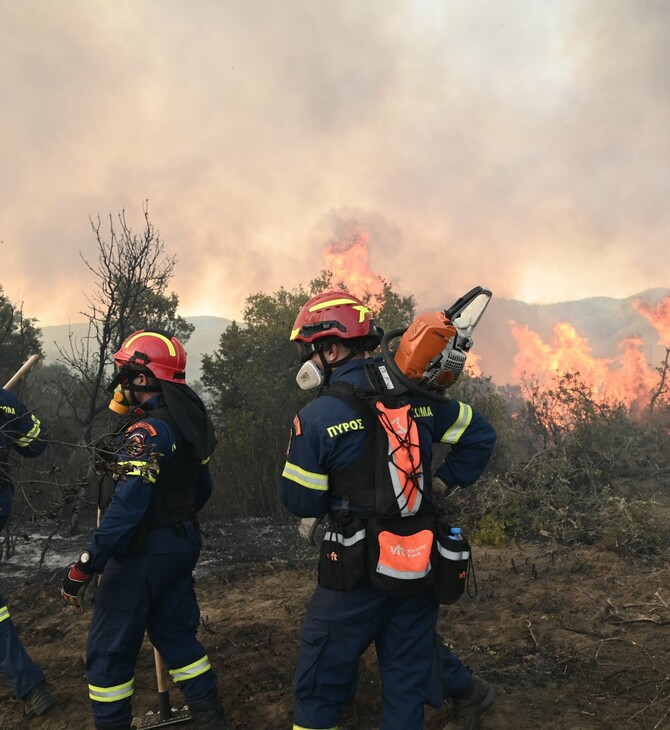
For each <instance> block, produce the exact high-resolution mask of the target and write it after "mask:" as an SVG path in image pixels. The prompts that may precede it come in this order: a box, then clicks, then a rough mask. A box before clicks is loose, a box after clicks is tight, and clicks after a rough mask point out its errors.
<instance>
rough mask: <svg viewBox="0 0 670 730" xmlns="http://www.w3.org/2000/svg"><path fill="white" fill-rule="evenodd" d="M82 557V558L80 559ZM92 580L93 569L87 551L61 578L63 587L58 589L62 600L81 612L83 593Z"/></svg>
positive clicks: (83, 600)
mask: <svg viewBox="0 0 670 730" xmlns="http://www.w3.org/2000/svg"><path fill="white" fill-rule="evenodd" d="M82 558H84V559H83V560H82ZM87 558H88V559H87ZM92 580H93V569H92V568H91V566H90V556H89V555H88V553H82V554H81V557H80V558H79V560H77V562H76V563H75V564H74V565H73V566H72V567H71V568H70V570H69V571H68V573H67V575H66V576H65V578H63V587H62V588H61V589H60V594H61V596H63V600H65V601H67V602H68V603H69V604H70V605H72V606H73V607H74V610H75V611H76V612H77V613H83V612H84V611H85V610H86V601H85V593H86V589H87V588H88V586H89V584H90V582H91V581H92Z"/></svg>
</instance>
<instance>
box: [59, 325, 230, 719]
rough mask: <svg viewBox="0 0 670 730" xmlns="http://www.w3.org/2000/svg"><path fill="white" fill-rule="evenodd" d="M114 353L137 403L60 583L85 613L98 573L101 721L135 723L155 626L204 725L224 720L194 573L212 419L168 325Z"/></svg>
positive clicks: (124, 385) (95, 675) (97, 703)
mask: <svg viewBox="0 0 670 730" xmlns="http://www.w3.org/2000/svg"><path fill="white" fill-rule="evenodd" d="M114 362H115V364H116V366H117V369H118V370H117V374H116V376H115V378H114V379H113V381H112V383H111V385H110V391H113V392H114V399H113V401H112V402H111V403H110V408H112V409H113V410H116V411H117V412H120V411H123V410H124V406H125V405H126V404H128V405H129V406H130V410H129V413H128V414H127V415H126V417H125V418H124V422H123V425H122V427H121V429H120V430H119V432H118V434H117V436H116V438H115V439H114V440H113V444H114V445H113V446H112V447H111V449H110V450H109V453H108V454H107V459H106V460H107V469H108V471H109V473H110V474H112V476H113V481H114V484H113V494H112V495H111V500H110V501H109V504H108V505H107V506H106V508H105V509H104V513H103V514H102V518H101V519H100V520H99V524H98V526H97V528H96V529H95V531H94V532H93V535H92V538H91V541H90V544H89V545H88V547H87V548H86V550H84V551H83V552H82V553H81V555H80V556H79V559H78V560H77V561H76V563H75V564H74V565H73V566H72V567H71V568H70V570H69V571H68V574H67V576H66V577H65V578H64V580H63V586H62V589H61V594H62V596H63V598H64V599H65V600H66V601H68V602H69V603H70V604H72V606H73V607H74V608H75V610H76V611H78V612H81V611H82V610H83V609H84V606H85V593H86V589H87V587H88V586H89V584H90V583H91V581H92V579H93V576H94V574H96V573H98V574H101V575H100V582H99V585H98V588H97V591H96V594H95V600H94V610H93V617H92V620H91V626H90V629H89V636H88V643H87V649H86V676H87V679H88V683H89V685H88V686H89V697H90V699H91V705H92V710H93V715H94V718H95V725H96V728H108V729H109V730H123V729H129V728H131V721H132V707H131V698H132V695H133V684H134V672H135V664H136V660H137V655H138V652H139V650H140V648H141V645H142V641H143V637H144V633H145V630H146V632H147V635H148V637H149V640H150V641H151V643H152V644H153V646H154V648H155V650H156V651H157V652H158V654H159V656H161V657H162V658H163V659H164V661H165V664H166V665H167V668H168V670H169V674H170V676H171V678H172V680H173V681H174V682H175V683H176V684H177V686H178V687H179V689H180V690H181V691H182V693H183V695H184V697H185V699H186V701H187V702H188V705H189V709H190V712H191V715H192V717H193V720H194V724H195V727H196V728H200V729H202V730H214V729H216V730H222V729H225V728H226V727H227V724H226V721H225V719H224V711H223V707H222V706H221V703H220V701H219V698H218V690H217V680H216V675H215V673H214V671H213V669H212V666H211V664H210V661H209V659H208V657H207V654H206V652H205V650H204V648H203V646H202V645H201V643H200V642H199V641H198V639H197V638H196V632H197V628H198V624H199V620H200V611H199V608H198V603H197V599H196V596H195V592H194V586H193V577H192V573H193V570H194V568H195V566H196V563H197V560H198V557H199V554H200V549H201V537H200V533H199V529H198V524H197V519H196V515H197V512H198V511H199V510H200V509H201V508H202V507H203V506H204V504H205V502H206V501H207V500H208V499H209V497H210V495H211V492H212V480H211V475H210V472H209V466H208V461H209V459H210V456H211V454H212V452H213V450H214V447H215V445H216V439H215V436H214V429H213V426H212V422H211V420H210V418H209V416H208V414H207V412H206V410H205V406H204V405H203V403H202V401H201V400H200V398H199V397H198V396H197V394H196V393H195V392H194V391H193V390H192V389H191V388H190V387H189V386H188V385H186V353H185V351H184V347H183V345H182V344H181V342H180V341H179V340H178V339H177V338H176V337H174V336H173V335H171V334H170V333H167V332H162V331H159V330H140V331H138V332H135V333H134V334H132V335H131V336H129V337H128V338H127V339H126V340H125V341H124V342H123V344H122V345H121V348H120V349H119V350H118V352H116V354H115V355H114ZM125 410H127V408H126V409H125ZM102 460H103V461H104V460H105V457H104V455H103V458H102Z"/></svg>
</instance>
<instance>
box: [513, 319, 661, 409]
mask: <svg viewBox="0 0 670 730" xmlns="http://www.w3.org/2000/svg"><path fill="white" fill-rule="evenodd" d="M511 325H512V334H513V336H514V338H515V339H516V341H517V345H518V347H519V351H518V353H517V354H516V356H515V358H514V368H513V376H514V378H515V379H516V380H518V381H521V380H522V379H523V378H524V376H525V375H533V376H535V377H537V378H539V380H540V381H543V380H547V379H550V378H555V377H557V376H559V377H560V376H561V375H564V374H565V373H570V372H572V373H579V376H580V379H581V380H582V381H583V382H584V384H585V385H587V386H588V387H589V388H590V390H591V395H592V397H593V399H594V401H596V402H599V403H606V402H607V403H623V404H624V405H626V406H627V407H628V408H629V409H630V411H631V413H639V412H640V411H641V410H642V409H643V408H644V407H646V405H648V403H649V398H650V395H651V393H652V391H653V389H654V387H655V386H656V385H657V383H658V373H657V371H656V370H655V369H654V368H653V367H651V366H650V365H649V364H648V363H647V361H646V358H645V356H644V354H643V352H642V349H643V344H644V343H643V341H642V339H641V338H639V337H632V336H631V337H627V338H625V339H624V340H623V341H622V342H621V343H620V344H619V353H618V354H617V356H616V357H614V358H598V357H595V356H594V355H593V353H592V351H591V346H590V345H589V343H588V340H586V338H584V337H581V336H580V335H579V334H577V332H576V330H575V329H574V327H573V326H572V325H571V324H569V323H567V322H559V323H558V324H556V325H555V326H554V331H553V340H552V342H551V343H546V342H544V341H543V340H542V338H541V337H540V336H539V335H538V334H537V333H535V332H533V331H531V330H530V329H529V328H528V327H527V326H526V325H523V326H520V325H518V324H517V323H516V322H511Z"/></svg>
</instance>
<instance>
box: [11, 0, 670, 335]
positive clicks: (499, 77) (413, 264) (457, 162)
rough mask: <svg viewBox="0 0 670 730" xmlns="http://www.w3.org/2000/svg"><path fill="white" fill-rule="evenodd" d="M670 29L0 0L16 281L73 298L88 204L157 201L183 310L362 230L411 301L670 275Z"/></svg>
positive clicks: (302, 8) (585, 18)
mask: <svg viewBox="0 0 670 730" xmlns="http://www.w3.org/2000/svg"><path fill="white" fill-rule="evenodd" d="M669 37H670V3H668V2H665V1H664V0H647V1H645V2H643V1H642V0H542V2H538V1H537V0H506V2H504V3H503V2H499V1H498V0H468V1H467V2H463V1H462V0H383V1H382V0H379V1H376V0H371V1H370V2H361V0H337V2H326V1H325V0H198V1H197V2H187V0H115V1H114V2H108V1H105V2H102V1H101V0H68V2H60V3H53V2H49V0H21V2H15V0H0V95H1V99H2V107H1V108H2V112H1V113H0V160H1V162H2V176H1V178H0V241H1V243H0V252H1V253H2V254H3V258H2V262H3V263H2V275H1V276H0V284H2V287H3V288H4V291H5V294H6V295H7V296H8V297H9V298H10V299H11V300H12V301H13V302H14V303H20V302H23V305H24V313H25V314H26V315H27V316H31V317H36V318H37V319H38V320H39V323H40V324H41V325H50V324H63V323H66V322H68V321H69V322H77V321H82V319H83V317H82V316H81V314H80V312H82V311H84V310H85V309H86V306H87V305H86V299H85V297H84V292H90V291H91V281H92V279H91V276H90V274H89V272H88V271H87V269H86V266H85V265H84V262H83V261H82V256H83V257H84V258H86V259H88V260H89V261H91V262H92V263H95V261H96V260H97V247H96V243H95V238H94V236H93V233H92V231H91V226H90V221H89V217H92V218H94V219H95V218H96V217H97V216H98V215H100V217H101V218H102V220H103V223H104V221H105V220H106V219H107V218H108V217H109V215H110V213H111V214H112V215H113V216H116V214H117V213H118V212H119V211H121V210H125V212H126V218H127V220H128V222H129V223H130V224H131V225H132V226H133V228H134V229H135V230H137V231H140V230H141V228H142V222H143V219H142V204H143V202H144V201H147V200H148V205H149V215H150V219H151V221H152V223H153V224H154V225H155V226H156V228H157V229H158V230H159V231H160V235H161V238H162V240H163V242H164V244H165V247H166V249H167V251H168V253H169V254H174V255H175V256H176V257H177V266H176V269H175V275H174V277H173V279H172V282H171V287H170V290H172V291H175V292H176V293H177V294H178V296H179V298H180V302H181V307H180V313H181V314H182V315H185V316H193V315H204V314H210V315H217V316H222V317H228V318H231V319H232V318H236V319H239V318H240V315H241V312H242V308H243V305H244V301H245V299H246V298H247V297H248V296H249V295H250V294H253V293H257V292H259V291H265V292H273V291H276V290H278V289H279V288H280V287H285V288H287V289H292V288H293V287H295V286H297V285H298V284H305V285H306V284H307V283H308V282H309V280H310V279H312V278H314V277H315V276H317V275H318V273H319V271H320V270H321V269H322V268H324V259H323V252H324V248H325V247H327V246H328V245H329V244H332V243H334V242H336V241H338V240H341V239H342V238H343V237H344V238H346V236H347V235H348V232H350V231H351V230H352V229H358V230H360V229H364V230H365V231H366V232H367V233H368V234H369V256H370V267H371V269H372V270H373V271H374V272H375V273H377V274H379V275H381V276H383V277H384V278H385V279H387V280H389V281H391V282H392V284H393V286H394V288H395V289H396V291H398V292H399V293H401V294H403V295H408V294H414V296H415V298H416V300H417V305H418V307H419V309H420V308H421V307H422V306H424V307H425V306H438V305H448V304H449V303H450V302H451V300H453V298H454V297H455V296H458V295H460V294H462V293H463V292H464V291H465V290H467V289H469V288H470V287H471V286H474V285H476V284H482V285H484V286H487V287H489V288H491V289H492V290H493V292H494V295H496V296H500V297H508V298H516V299H521V300H524V301H527V302H538V303H547V302H553V301H563V300H571V299H580V298H584V297H589V296H599V295H603V296H612V297H617V298H619V297H626V296H629V295H631V294H635V293H637V292H639V291H642V290H643V289H646V288H650V287H657V286H668V284H670V255H669V254H668V248H669V246H668V244H669V238H670V236H669V233H670V205H668V201H669V200H670V134H669V133H668V130H670V94H669V93H668V89H669V88H670V71H669V69H670V43H669V42H668V38H669ZM104 230H105V227H104V225H103V231H104Z"/></svg>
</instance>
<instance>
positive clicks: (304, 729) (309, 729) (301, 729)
mask: <svg viewBox="0 0 670 730" xmlns="http://www.w3.org/2000/svg"><path fill="white" fill-rule="evenodd" d="M293 730H321V728H312V727H303V726H302V725H293ZM326 730H337V725H335V726H334V727H329V728H326Z"/></svg>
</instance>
